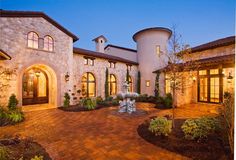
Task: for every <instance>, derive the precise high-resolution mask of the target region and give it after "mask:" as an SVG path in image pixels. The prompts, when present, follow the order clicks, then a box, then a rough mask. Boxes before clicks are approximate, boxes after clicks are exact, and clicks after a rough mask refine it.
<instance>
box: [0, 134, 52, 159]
mask: <svg viewBox="0 0 236 160" xmlns="http://www.w3.org/2000/svg"><path fill="white" fill-rule="evenodd" d="M0 159H1V160H51V158H50V156H49V154H48V153H47V152H46V150H45V149H44V148H43V147H42V146H41V145H40V144H38V143H37V142H34V141H33V140H32V139H31V138H24V139H20V138H18V137H15V138H12V139H0Z"/></svg>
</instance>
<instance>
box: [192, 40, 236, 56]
mask: <svg viewBox="0 0 236 160" xmlns="http://www.w3.org/2000/svg"><path fill="white" fill-rule="evenodd" d="M231 44H235V36H230V37H226V38H221V39H218V40H215V41H212V42H208V43H205V44H202V45H199V46H196V47H193V48H192V49H191V51H192V53H194V52H200V51H203V50H207V49H213V48H217V47H222V46H227V45H231Z"/></svg>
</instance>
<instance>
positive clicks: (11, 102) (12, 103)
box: [7, 94, 18, 110]
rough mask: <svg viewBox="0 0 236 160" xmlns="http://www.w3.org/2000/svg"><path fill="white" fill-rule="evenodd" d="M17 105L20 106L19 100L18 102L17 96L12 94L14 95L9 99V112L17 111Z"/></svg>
mask: <svg viewBox="0 0 236 160" xmlns="http://www.w3.org/2000/svg"><path fill="white" fill-rule="evenodd" d="M17 104H18V100H17V98H16V95H15V94H12V95H11V96H10V97H9V100H8V105H7V107H8V108H9V110H14V109H16V107H17Z"/></svg>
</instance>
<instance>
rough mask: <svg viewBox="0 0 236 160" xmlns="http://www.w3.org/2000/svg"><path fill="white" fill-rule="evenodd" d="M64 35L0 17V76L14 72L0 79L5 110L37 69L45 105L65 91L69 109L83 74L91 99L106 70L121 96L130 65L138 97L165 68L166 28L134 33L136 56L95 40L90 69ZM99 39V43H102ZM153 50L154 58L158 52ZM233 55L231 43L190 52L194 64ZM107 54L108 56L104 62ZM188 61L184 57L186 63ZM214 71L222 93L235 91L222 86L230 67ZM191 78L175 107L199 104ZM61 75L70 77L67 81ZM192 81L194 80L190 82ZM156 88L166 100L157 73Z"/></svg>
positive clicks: (47, 26)
mask: <svg viewBox="0 0 236 160" xmlns="http://www.w3.org/2000/svg"><path fill="white" fill-rule="evenodd" d="M24 14H25V13H24ZM31 31H34V32H35V33H37V34H38V36H39V49H33V48H29V47H28V46H27V35H28V33H29V32H31ZM66 32H67V31H65V30H64V31H63V30H62V29H59V27H58V25H57V24H55V23H52V22H51V21H50V20H48V19H47V18H45V17H39V16H38V17H20V16H19V17H18V16H16V17H0V35H1V40H0V49H1V50H3V51H5V52H6V53H8V54H9V55H10V56H11V58H12V59H11V60H0V71H1V69H3V68H9V69H13V68H15V69H16V70H15V74H13V76H12V77H11V79H10V80H6V78H4V77H3V75H1V78H0V85H1V84H9V87H6V89H4V88H3V89H1V91H0V92H1V94H0V105H6V104H7V100H8V98H9V96H10V95H11V94H12V93H15V94H16V96H17V98H18V99H19V102H20V103H19V105H22V97H23V96H22V90H23V89H22V88H23V86H22V82H23V80H22V79H23V75H24V73H25V72H26V71H27V70H29V69H30V68H39V69H41V70H43V71H44V72H45V73H46V74H47V77H48V81H49V87H48V88H49V103H50V104H52V105H53V106H55V107H58V106H61V105H62V104H63V99H64V98H63V96H64V94H65V92H69V93H70V95H71V96H72V99H71V102H72V104H75V103H77V100H78V99H79V98H80V97H81V95H79V94H77V91H78V90H81V89H82V88H81V83H82V75H83V74H84V73H86V72H90V73H92V74H93V75H94V77H95V80H96V96H102V97H104V96H105V95H104V94H105V87H104V86H105V70H106V68H108V70H109V74H114V75H115V77H116V81H117V92H119V91H121V90H122V85H123V83H124V82H125V80H126V73H127V64H129V62H130V63H131V64H132V66H131V70H130V71H129V74H130V76H131V78H132V88H133V89H132V90H133V91H134V92H136V91H137V74H138V71H140V72H141V94H148V95H154V89H155V78H156V75H155V74H154V73H153V71H155V70H158V69H161V68H163V67H165V66H166V65H167V63H166V59H165V58H164V54H165V53H166V52H167V42H168V40H169V37H170V35H171V31H170V30H169V29H166V28H159V27H157V28H149V29H145V30H142V31H139V32H137V33H136V34H135V35H134V37H133V39H134V40H135V41H136V42H137V52H134V51H128V50H127V49H124V48H123V49H122V47H120V48H119V47H118V48H117V47H112V46H110V47H109V45H108V47H106V48H105V50H104V43H105V42H106V41H107V40H106V39H104V37H103V36H102V37H101V36H100V39H98V40H99V41H97V42H96V48H97V52H93V53H92V58H94V65H92V66H90V65H85V64H84V58H85V56H84V54H80V53H78V52H75V48H73V41H74V40H75V39H74V38H73V37H72V36H70V35H68V33H66ZM46 35H50V36H51V37H52V38H53V41H54V50H53V51H52V52H49V51H45V50H43V47H42V45H43V38H44V37H45V36H46ZM101 38H103V39H102V42H101ZM98 42H99V43H98ZM158 46H159V49H160V50H159V53H158V52H157V47H158ZM73 49H74V52H73ZM130 50H132V49H130ZM98 51H99V52H98ZM87 52H90V51H86V54H88V53H87ZM91 52H92V51H91ZM101 52H104V53H101ZM99 54H103V56H99ZM233 54H235V46H234V44H230V45H224V46H220V47H215V48H213V49H204V50H203V51H199V52H195V53H192V55H193V56H192V58H193V59H194V60H198V59H206V58H212V57H217V56H226V55H233ZM104 55H105V56H104ZM106 55H109V56H107V57H106ZM111 56H113V60H114V59H115V64H116V65H115V68H110V64H109V58H108V57H111ZM188 58H189V57H186V59H188ZM121 59H122V60H121ZM126 62H127V63H126ZM128 68H129V67H128ZM213 68H219V69H220V70H221V71H222V74H224V77H223V91H227V90H228V89H229V88H232V87H233V86H234V81H233V83H231V84H229V83H227V82H226V81H227V75H229V74H230V73H231V74H232V75H233V76H234V73H235V69H234V64H232V65H231V66H223V65H221V64H220V65H217V66H214V67H213ZM208 69H211V67H208ZM191 74H192V75H191V76H190V75H189V73H187V72H186V73H184V77H183V81H184V83H183V86H182V89H180V90H179V91H178V92H177V93H176V94H177V98H176V102H175V103H176V104H177V105H184V104H188V103H196V102H198V98H197V97H198V83H199V81H198V72H197V71H195V72H192V73H191ZM66 75H68V76H69V77H68V79H67V80H66ZM192 77H195V79H193V78H192ZM147 80H148V81H149V82H150V86H146V82H147ZM159 86H160V88H159V89H160V95H161V96H165V94H166V92H165V90H166V86H167V85H166V80H165V73H161V74H160V78H159Z"/></svg>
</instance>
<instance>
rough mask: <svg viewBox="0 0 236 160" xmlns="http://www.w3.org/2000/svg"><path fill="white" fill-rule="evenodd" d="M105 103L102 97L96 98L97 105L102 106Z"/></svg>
mask: <svg viewBox="0 0 236 160" xmlns="http://www.w3.org/2000/svg"><path fill="white" fill-rule="evenodd" d="M102 101H103V99H102V97H101V96H98V97H96V103H97V104H100V103H101V102H102Z"/></svg>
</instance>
